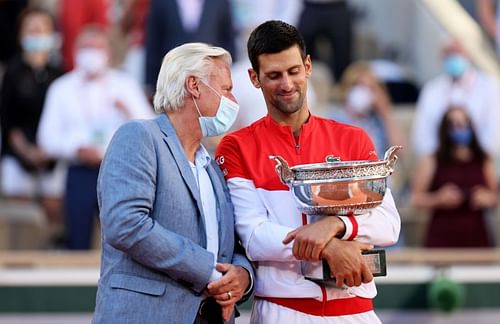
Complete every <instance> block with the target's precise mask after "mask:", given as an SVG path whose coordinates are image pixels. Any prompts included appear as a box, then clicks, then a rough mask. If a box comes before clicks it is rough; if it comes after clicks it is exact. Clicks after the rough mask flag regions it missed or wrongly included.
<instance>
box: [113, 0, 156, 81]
mask: <svg viewBox="0 0 500 324" xmlns="http://www.w3.org/2000/svg"><path fill="white" fill-rule="evenodd" d="M149 2H150V0H125V1H123V14H122V17H121V19H120V20H119V21H118V27H119V28H120V29H121V32H122V34H123V35H125V38H126V39H125V42H126V47H127V48H126V50H125V57H124V58H123V62H122V64H121V67H122V69H123V70H124V71H125V72H127V73H129V74H130V75H131V76H132V77H133V78H134V79H136V80H137V82H139V83H140V84H141V85H142V84H144V77H145V75H144V74H145V65H146V55H145V37H146V23H147V17H148V14H149V12H148V10H149Z"/></svg>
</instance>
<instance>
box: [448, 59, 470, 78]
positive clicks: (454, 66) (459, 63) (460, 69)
mask: <svg viewBox="0 0 500 324" xmlns="http://www.w3.org/2000/svg"><path fill="white" fill-rule="evenodd" d="M443 65H444V66H443V67H444V71H445V72H446V74H448V75H449V76H450V77H452V78H460V77H461V76H462V75H463V74H464V73H465V71H466V70H467V69H468V67H469V61H468V60H467V59H466V58H465V57H464V56H463V55H460V54H452V55H449V56H448V57H446V58H445V60H444V63H443Z"/></svg>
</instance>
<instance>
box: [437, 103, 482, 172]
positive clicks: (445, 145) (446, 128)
mask: <svg viewBox="0 0 500 324" xmlns="http://www.w3.org/2000/svg"><path fill="white" fill-rule="evenodd" d="M452 110H462V111H463V112H464V114H465V115H466V116H467V119H468V122H469V127H470V128H471V130H472V140H471V142H470V144H469V148H470V149H471V150H472V155H473V156H474V158H475V159H479V160H484V159H485V158H487V155H486V152H485V151H484V150H483V148H482V147H481V145H480V144H479V141H478V139H477V136H476V130H475V129H474V125H472V123H471V121H470V117H469V115H468V114H467V113H466V112H465V110H464V109H463V108H462V107H457V106H450V107H449V108H448V110H447V111H446V113H445V114H444V116H443V119H442V120H441V124H440V125H439V146H438V149H437V152H436V155H437V158H438V160H441V161H445V162H453V161H455V158H454V155H453V151H454V149H455V146H456V144H455V143H454V142H453V141H452V139H451V137H450V135H449V132H450V129H451V126H452V124H451V122H450V118H449V115H450V112H451V111H452Z"/></svg>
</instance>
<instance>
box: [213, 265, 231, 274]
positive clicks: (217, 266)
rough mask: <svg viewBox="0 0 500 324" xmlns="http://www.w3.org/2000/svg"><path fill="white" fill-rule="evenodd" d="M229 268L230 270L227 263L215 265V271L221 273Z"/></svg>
mask: <svg viewBox="0 0 500 324" xmlns="http://www.w3.org/2000/svg"><path fill="white" fill-rule="evenodd" d="M230 268H231V264H228V263H217V264H216V265H215V269H216V270H217V271H220V272H222V273H226V272H228V271H229V269H230Z"/></svg>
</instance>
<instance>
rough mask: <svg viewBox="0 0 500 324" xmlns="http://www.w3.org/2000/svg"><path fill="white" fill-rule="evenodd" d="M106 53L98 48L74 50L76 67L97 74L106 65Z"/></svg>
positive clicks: (105, 67) (104, 68)
mask: <svg viewBox="0 0 500 324" xmlns="http://www.w3.org/2000/svg"><path fill="white" fill-rule="evenodd" d="M108 59H109V57H108V53H107V52H106V51H105V50H103V49H98V48H82V49H79V50H78V51H77V52H76V57H75V64H76V68H77V69H79V70H81V71H84V72H85V73H88V74H99V73H101V72H103V71H104V70H106V69H107V67H108Z"/></svg>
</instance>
